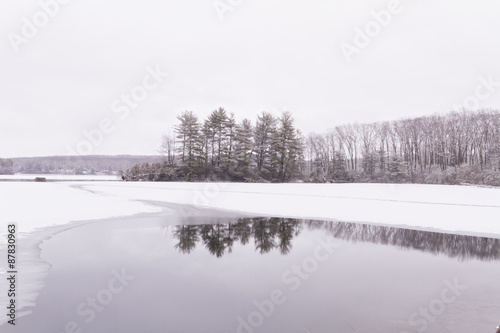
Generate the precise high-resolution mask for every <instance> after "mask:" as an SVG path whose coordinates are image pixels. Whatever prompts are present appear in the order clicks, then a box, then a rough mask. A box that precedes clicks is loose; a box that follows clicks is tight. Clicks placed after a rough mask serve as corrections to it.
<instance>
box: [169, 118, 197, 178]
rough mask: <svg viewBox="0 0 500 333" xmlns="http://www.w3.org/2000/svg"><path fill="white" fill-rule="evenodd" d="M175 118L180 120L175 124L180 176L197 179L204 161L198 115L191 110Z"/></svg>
mask: <svg viewBox="0 0 500 333" xmlns="http://www.w3.org/2000/svg"><path fill="white" fill-rule="evenodd" d="M177 119H178V120H179V121H180V122H181V123H180V124H179V125H176V126H175V133H176V134H177V139H178V141H179V148H178V152H179V154H180V169H179V170H180V172H181V177H183V178H184V179H186V180H188V181H191V180H192V179H198V178H199V176H200V175H201V171H202V168H201V167H202V165H203V161H204V156H203V150H202V148H203V146H202V140H201V137H200V123H199V122H198V117H196V116H195V115H194V113H193V112H192V111H185V112H183V113H182V114H180V115H179V116H177Z"/></svg>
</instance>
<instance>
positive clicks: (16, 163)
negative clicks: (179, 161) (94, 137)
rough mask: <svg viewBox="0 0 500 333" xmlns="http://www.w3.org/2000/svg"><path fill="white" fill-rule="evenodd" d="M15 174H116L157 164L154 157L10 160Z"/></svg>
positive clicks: (65, 157) (106, 156)
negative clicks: (140, 166)
mask: <svg viewBox="0 0 500 333" xmlns="http://www.w3.org/2000/svg"><path fill="white" fill-rule="evenodd" d="M9 160H11V161H12V162H13V169H14V172H15V173H25V174H42V173H44V174H77V175H84V174H105V175H111V174H117V173H119V172H120V171H121V170H126V169H129V168H131V167H132V166H134V165H136V164H139V163H158V162H161V161H162V160H163V157H162V156H154V155H117V156H108V155H89V156H45V157H17V158H10V159H9Z"/></svg>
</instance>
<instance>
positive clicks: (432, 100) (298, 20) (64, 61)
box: [0, 0, 500, 157]
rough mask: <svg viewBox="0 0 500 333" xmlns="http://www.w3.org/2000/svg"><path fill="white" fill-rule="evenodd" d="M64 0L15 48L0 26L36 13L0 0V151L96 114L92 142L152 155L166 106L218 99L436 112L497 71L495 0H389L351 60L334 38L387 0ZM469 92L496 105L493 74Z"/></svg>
mask: <svg viewBox="0 0 500 333" xmlns="http://www.w3.org/2000/svg"><path fill="white" fill-rule="evenodd" d="M51 1H55V0H41V2H42V3H46V2H51ZM59 1H62V0H59ZM65 1H68V2H69V3H68V4H66V5H61V8H60V9H59V12H58V13H56V14H55V15H54V17H52V18H50V19H49V20H48V24H47V25H46V26H44V27H41V28H39V31H38V33H37V34H36V35H35V36H34V37H32V38H27V39H26V40H25V41H27V42H26V43H24V44H20V45H18V46H19V51H18V52H16V51H15V50H14V48H13V46H12V43H11V42H10V40H9V36H10V38H12V36H13V35H12V34H11V33H15V34H17V35H18V36H23V34H22V28H23V25H25V23H24V22H25V21H23V18H27V19H28V20H29V21H33V16H34V15H35V16H36V15H38V16H37V17H39V18H42V19H43V14H40V13H41V7H40V4H39V2H38V1H33V0H25V1H22V2H21V1H13V0H10V1H7V0H6V1H2V2H0V55H1V57H2V58H1V61H0V157H16V156H44V155H65V154H68V149H67V147H72V149H75V151H76V149H77V147H78V144H79V143H81V142H82V140H85V139H86V138H85V136H84V135H83V134H82V131H85V130H86V131H89V130H92V129H94V128H98V126H99V123H100V122H101V120H102V119H104V118H108V119H110V121H111V125H112V126H114V127H113V131H111V132H110V133H107V134H104V135H103V139H102V143H101V142H98V143H97V144H92V145H91V150H92V153H93V154H156V153H157V150H158V148H159V143H160V138H161V135H162V134H163V133H165V132H167V131H171V129H172V125H173V124H174V123H176V119H175V117H176V115H177V114H179V113H180V112H182V111H183V110H192V111H194V112H195V113H197V114H198V115H199V116H200V117H205V116H206V115H207V114H208V113H209V112H211V111H212V110H213V109H215V108H217V107H219V106H222V107H224V108H226V110H228V111H229V112H234V113H235V115H236V118H237V120H241V119H243V118H244V117H248V118H250V119H251V120H252V121H254V120H255V118H256V115H257V114H258V113H260V112H261V111H263V110H266V111H271V112H274V113H276V114H279V113H280V112H281V110H283V109H284V108H286V109H287V110H289V111H291V112H292V113H293V114H294V116H295V118H296V125H297V126H298V127H299V128H300V129H302V130H303V132H305V133H308V132H311V131H317V132H323V131H325V130H326V129H328V128H331V127H334V126H336V125H340V124H344V123H347V122H353V121H359V122H365V121H379V120H392V119H399V118H402V117H411V116H419V115H427V114H432V113H446V112H448V111H449V110H450V109H451V108H452V107H453V106H454V105H457V104H460V103H462V101H463V100H464V99H465V98H467V97H468V96H474V93H475V90H476V88H477V87H478V86H480V85H481V81H480V80H479V77H480V76H482V77H484V78H485V79H487V78H488V77H489V76H491V77H492V80H493V81H494V82H497V81H498V82H500V37H498V36H499V35H498V32H499V31H500V20H499V19H498V17H499V16H498V15H499V10H500V2H498V1H494V0H491V1H486V0H478V1H466V0H444V1H438V2H436V1H430V0H418V1H417V0H401V3H400V7H401V8H402V9H401V11H400V13H398V14H394V15H392V19H391V21H390V23H389V24H388V25H387V26H386V27H384V28H382V29H381V31H380V33H379V34H378V35H377V36H375V37H373V38H371V42H370V44H369V45H368V46H367V47H366V48H363V49H360V51H359V54H354V55H353V56H352V58H351V60H352V61H351V62H350V63H348V62H347V61H346V58H345V57H344V55H343V53H342V52H341V49H340V44H341V43H342V42H345V43H349V44H353V39H354V36H355V29H356V28H357V27H359V28H360V29H364V28H365V25H366V24H370V22H371V21H374V18H373V16H372V15H371V14H370V13H371V12H372V11H376V12H379V11H380V10H382V9H386V8H387V7H388V6H389V3H390V1H389V0H381V1H378V0H377V1H373V0H372V1H368V0H336V1H326V0H324V1H319V0H307V1H306V0H303V1H298V0H241V1H240V3H239V5H236V6H234V7H233V10H232V11H228V12H225V13H224V15H223V17H224V20H221V19H220V17H219V16H218V14H217V12H216V10H215V9H214V1H213V0H184V1H180V0H176V1H173V0H163V1H160V0H149V1H137V0H136V1H132V0H114V1H112V0H85V1H83V0H65ZM220 2H221V3H229V2H231V3H237V2H238V1H237V0H220ZM42 23H43V22H42ZM25 30H26V29H25ZM9 34H10V35H9ZM148 66H149V67H151V68H155V67H157V66H159V67H160V68H161V69H162V70H163V71H166V72H168V73H169V75H168V77H166V78H165V79H164V81H163V83H162V84H161V85H160V86H159V87H158V88H156V89H154V90H152V91H151V92H150V93H149V94H148V96H147V97H146V98H145V100H144V101H142V102H140V103H139V106H138V107H137V108H136V109H134V110H132V111H131V112H130V113H129V115H128V116H126V117H122V118H123V119H122V118H120V115H122V113H118V114H117V113H114V112H113V111H112V109H111V105H112V103H113V101H115V100H116V99H119V98H120V96H121V95H122V94H124V93H130V92H131V89H132V88H134V87H136V86H137V85H140V84H141V83H142V80H143V77H144V76H145V75H146V74H147V71H146V68H147V67H148ZM480 92H481V98H480V99H478V101H479V102H480V103H479V105H480V106H481V107H493V108H498V107H499V106H500V83H499V84H498V85H493V87H490V91H488V90H487V88H486V87H484V86H483V87H482V88H481V90H480ZM82 151H83V150H82Z"/></svg>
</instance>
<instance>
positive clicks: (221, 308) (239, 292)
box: [16, 206, 500, 333]
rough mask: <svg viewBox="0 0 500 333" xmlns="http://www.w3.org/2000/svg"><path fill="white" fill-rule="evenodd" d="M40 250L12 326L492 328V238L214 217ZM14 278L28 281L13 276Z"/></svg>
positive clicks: (111, 224)
mask: <svg viewBox="0 0 500 333" xmlns="http://www.w3.org/2000/svg"><path fill="white" fill-rule="evenodd" d="M174 209H175V211H176V214H173V215H165V216H140V217H137V216H136V217H131V218H121V219H108V220H102V221H98V222H95V223H87V224H81V225H78V226H75V227H74V228H71V229H69V230H65V231H63V232H60V233H58V234H56V235H54V236H53V237H52V238H50V239H48V240H46V241H45V242H43V243H42V245H41V256H42V259H43V260H44V261H46V262H47V263H49V264H50V265H51V268H50V270H49V273H48V275H47V276H46V278H45V280H44V286H43V288H42V289H41V290H40V293H39V295H38V298H37V300H36V305H35V306H33V307H31V308H30V310H31V311H32V313H31V314H30V315H27V316H24V317H22V318H19V319H18V323H17V325H16V326H18V327H16V328H17V329H18V330H19V331H20V332H45V333H60V332H205V333H209V332H213V333H215V332H217V333H219V332H245V333H250V332H302V333H304V332H305V333H320V332H398V333H401V332H436V333H437V332H440V333H444V332H454V333H460V332H464V333H465V332H467V333H471V332H478V333H479V332H482V333H484V332H486V333H487V332H494V331H495V329H494V328H495V326H497V325H498V324H499V322H500V303H499V300H500V288H499V284H498V281H500V265H499V260H500V240H499V239H490V238H479V237H472V236H457V235H452V234H442V233H432V232H424V231H414V230H406V229H398V228H390V227H378V226H373V225H364V224H353V223H342V222H330V221H319V220H298V219H284V218H273V217H254V216H240V215H234V214H231V213H223V212H216V211H210V210H194V211H193V210H187V211H186V210H183V209H184V208H183V207H182V206H178V207H174ZM21 278H22V275H21Z"/></svg>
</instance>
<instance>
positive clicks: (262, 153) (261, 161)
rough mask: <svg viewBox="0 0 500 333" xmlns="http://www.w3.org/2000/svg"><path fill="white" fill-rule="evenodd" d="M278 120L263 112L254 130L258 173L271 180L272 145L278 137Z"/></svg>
mask: <svg viewBox="0 0 500 333" xmlns="http://www.w3.org/2000/svg"><path fill="white" fill-rule="evenodd" d="M276 124H277V119H276V118H275V117H274V116H273V115H272V114H270V113H268V112H265V111H263V112H262V114H261V115H260V116H258V117H257V121H256V123H255V128H254V153H255V163H256V167H257V173H258V174H259V176H260V177H262V178H264V179H267V180H270V179H271V168H272V166H271V153H272V144H273V140H274V137H275V135H276Z"/></svg>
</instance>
